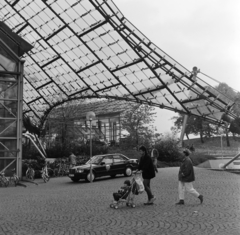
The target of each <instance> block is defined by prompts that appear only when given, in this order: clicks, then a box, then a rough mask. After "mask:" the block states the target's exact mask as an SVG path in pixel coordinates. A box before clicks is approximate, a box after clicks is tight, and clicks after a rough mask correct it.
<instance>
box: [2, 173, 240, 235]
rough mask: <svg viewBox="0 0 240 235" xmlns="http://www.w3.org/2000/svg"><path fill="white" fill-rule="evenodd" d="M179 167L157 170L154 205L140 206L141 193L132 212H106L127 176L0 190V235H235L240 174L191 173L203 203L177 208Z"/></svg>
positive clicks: (189, 200) (239, 227) (239, 229)
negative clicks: (193, 175) (87, 181)
mask: <svg viewBox="0 0 240 235" xmlns="http://www.w3.org/2000/svg"><path fill="white" fill-rule="evenodd" d="M177 173H178V168H165V169H159V173H158V174H157V177H156V178H154V179H153V180H152V182H151V184H152V185H151V187H152V189H153V192H154V194H155V195H156V197H157V200H156V202H155V204H154V205H151V206H144V205H143V202H145V201H146V199H147V197H146V194H145V192H144V193H143V194H141V195H138V196H136V197H135V203H136V208H130V207H127V206H126V205H123V206H120V208H119V209H112V208H110V207H109V205H110V203H111V201H112V193H113V192H114V191H116V190H117V189H118V188H119V187H120V186H121V185H122V183H123V181H124V180H125V179H126V177H116V178H115V179H111V178H105V179H99V180H96V181H95V182H93V183H85V182H79V183H72V182H71V181H70V179H69V178H68V177H60V178H52V179H51V180H50V182H48V183H46V184H45V183H43V182H42V180H40V179H38V180H36V182H38V183H39V185H38V186H37V185H34V184H30V183H27V187H26V188H23V187H8V188H0V234H1V235H3V234H4V235H13V234H16V235H35V234H36V235H40V234H41V235H50V234H51V235H55V234H56V235H74V234H76V235H77V234H84V235H85V234H86V235H87V234H88V235H91V234H92V235H115V234H118V235H124V234H125V235H132V234H138V235H144V234H146V235H152V234H154V235H164V234H165V235H166V234H170V235H172V234H178V235H179V234H183V235H185V234H186V235H197V234H199V235H205V234H217V235H239V234H240V175H237V174H232V173H228V172H221V171H211V170H207V169H199V168H196V178H197V181H196V182H195V183H194V187H195V188H196V189H197V190H198V191H199V192H200V193H202V194H203V195H204V202H203V204H202V205H200V204H199V200H198V199H197V198H194V197H192V196H191V195H187V196H186V199H185V205H184V206H176V205H175V202H177V201H178V193H177V187H178V182H177Z"/></svg>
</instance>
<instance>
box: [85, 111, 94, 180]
mask: <svg viewBox="0 0 240 235" xmlns="http://www.w3.org/2000/svg"><path fill="white" fill-rule="evenodd" d="M95 117H96V115H95V113H94V112H92V111H91V112H87V114H86V119H87V120H88V121H90V182H91V183H92V120H93V119H94V118H95Z"/></svg>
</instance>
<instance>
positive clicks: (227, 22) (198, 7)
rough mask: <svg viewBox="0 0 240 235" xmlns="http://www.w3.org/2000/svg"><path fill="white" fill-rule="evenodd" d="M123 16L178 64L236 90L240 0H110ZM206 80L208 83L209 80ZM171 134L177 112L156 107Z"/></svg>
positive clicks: (239, 59) (239, 76) (159, 119)
mask: <svg viewBox="0 0 240 235" xmlns="http://www.w3.org/2000/svg"><path fill="white" fill-rule="evenodd" d="M113 1H114V3H115V4H116V6H117V7H118V8H119V9H120V11H121V12H122V14H123V15H124V16H125V17H126V18H127V19H128V20H129V21H130V22H131V23H132V24H133V25H134V26H135V27H137V28H138V29H139V30H140V31H141V32H142V33H143V34H144V35H145V36H146V37H147V38H149V39H150V40H151V41H152V42H153V43H154V44H156V45H157V46H158V47H159V48H161V49H162V50H163V51H165V52H166V53H167V54H169V55H170V56H171V57H172V58H174V59H175V60H176V61H177V62H179V63H180V64H182V65H183V66H184V67H186V68H187V69H189V70H190V71H192V68H193V66H197V67H198V68H199V69H200V71H201V72H202V73H204V74H206V75H208V76H210V77H212V78H214V79H216V80H218V81H219V82H225V83H227V84H228V85H229V86H231V87H233V88H234V89H235V90H238V91H240V70H239V67H240V66H239V65H240V16H239V12H240V0H231V1H226V0H194V1H193V0H181V1H180V0H167V1H165V0H113ZM207 82H209V80H208V81H207ZM157 114H158V115H157V118H156V123H155V125H156V127H157V129H158V131H159V132H161V133H165V132H168V131H170V128H171V126H173V122H172V121H170V120H169V119H170V118H171V117H173V116H176V115H177V114H176V113H174V112H170V111H167V110H162V109H157Z"/></svg>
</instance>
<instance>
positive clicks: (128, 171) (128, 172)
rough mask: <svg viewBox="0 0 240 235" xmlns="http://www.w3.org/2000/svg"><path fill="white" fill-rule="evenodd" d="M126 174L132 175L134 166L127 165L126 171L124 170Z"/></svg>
mask: <svg viewBox="0 0 240 235" xmlns="http://www.w3.org/2000/svg"><path fill="white" fill-rule="evenodd" d="M124 175H125V176H131V175H132V168H131V167H127V168H126V170H125V172H124Z"/></svg>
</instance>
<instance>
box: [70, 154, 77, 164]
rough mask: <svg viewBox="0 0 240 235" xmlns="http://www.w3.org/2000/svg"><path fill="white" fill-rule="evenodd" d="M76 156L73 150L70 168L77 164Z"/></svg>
mask: <svg viewBox="0 0 240 235" xmlns="http://www.w3.org/2000/svg"><path fill="white" fill-rule="evenodd" d="M76 158H77V157H76V156H75V155H74V154H73V152H71V153H70V156H69V162H70V168H72V167H74V166H76Z"/></svg>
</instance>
